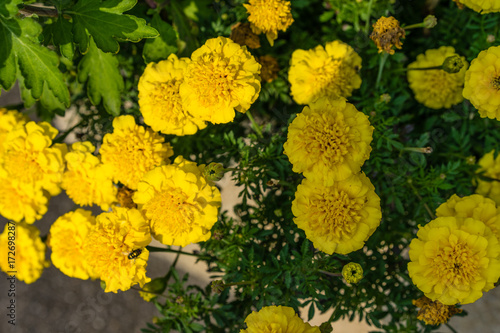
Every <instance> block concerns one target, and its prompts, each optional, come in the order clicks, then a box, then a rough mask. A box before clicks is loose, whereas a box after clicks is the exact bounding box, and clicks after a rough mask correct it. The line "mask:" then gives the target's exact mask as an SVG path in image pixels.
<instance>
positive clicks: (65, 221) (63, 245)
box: [49, 209, 95, 280]
mask: <svg viewBox="0 0 500 333" xmlns="http://www.w3.org/2000/svg"><path fill="white" fill-rule="evenodd" d="M94 225H95V218H94V217H93V216H92V212H91V211H88V210H83V209H77V210H75V211H74V212H69V213H66V214H64V215H62V216H60V217H59V218H58V219H57V220H56V221H55V222H54V223H53V224H52V226H51V227H50V234H49V235H50V236H49V241H50V245H49V246H50V248H51V249H52V254H51V256H50V259H51V260H52V263H53V264H54V266H56V267H57V268H58V269H59V270H60V271H61V272H63V273H64V274H66V275H67V276H69V277H73V278H78V279H82V280H86V279H88V278H89V277H94V278H95V276H94V275H93V274H92V272H91V271H90V269H89V266H88V265H87V263H86V262H85V260H84V254H85V252H86V249H85V248H84V247H83V243H84V240H85V238H86V237H87V235H88V233H89V231H90V230H91V229H92V228H93V227H94Z"/></svg>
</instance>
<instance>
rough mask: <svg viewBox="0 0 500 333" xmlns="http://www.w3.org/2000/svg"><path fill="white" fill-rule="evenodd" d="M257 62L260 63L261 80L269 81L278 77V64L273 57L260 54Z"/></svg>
mask: <svg viewBox="0 0 500 333" xmlns="http://www.w3.org/2000/svg"><path fill="white" fill-rule="evenodd" d="M259 63H260V64H261V65H262V69H261V71H260V72H261V73H260V76H261V78H262V80H263V81H266V82H268V83H270V82H273V81H274V80H276V79H277V78H278V72H279V71H280V66H279V65H278V60H276V58H275V57H272V56H270V55H264V56H261V57H259Z"/></svg>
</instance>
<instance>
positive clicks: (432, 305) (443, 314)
mask: <svg viewBox="0 0 500 333" xmlns="http://www.w3.org/2000/svg"><path fill="white" fill-rule="evenodd" d="M412 303H413V305H415V306H416V307H418V308H420V310H418V315H417V318H418V319H419V320H422V321H423V322H424V323H425V324H426V325H440V324H446V323H447V322H448V320H449V319H450V318H451V317H452V316H453V315H455V314H457V313H460V312H462V309H459V308H457V307H456V306H455V305H444V304H443V303H441V302H439V301H432V300H430V299H429V298H428V297H425V296H422V297H420V298H419V299H417V300H413V301H412Z"/></svg>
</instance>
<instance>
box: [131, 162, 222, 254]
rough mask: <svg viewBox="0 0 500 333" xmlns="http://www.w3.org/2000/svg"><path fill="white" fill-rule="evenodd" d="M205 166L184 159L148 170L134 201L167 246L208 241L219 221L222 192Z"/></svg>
mask: <svg viewBox="0 0 500 333" xmlns="http://www.w3.org/2000/svg"><path fill="white" fill-rule="evenodd" d="M203 169H204V167H203V166H197V165H196V163H194V162H190V161H187V160H184V158H183V157H182V156H179V157H177V158H176V159H175V161H174V163H173V164H171V165H166V166H161V167H158V168H155V169H153V170H151V171H150V172H148V173H147V174H146V175H144V177H143V178H142V180H141V181H140V182H139V187H138V189H137V192H136V193H135V194H134V196H133V199H134V202H135V203H137V204H138V205H139V208H140V209H141V210H142V212H143V213H144V215H145V216H146V218H147V219H148V220H149V221H150V225H151V232H152V234H153V236H154V237H155V238H156V239H158V240H159V241H160V242H161V243H163V244H165V245H178V246H186V245H188V244H190V243H198V242H202V241H206V240H207V239H209V238H210V229H211V228H212V226H213V225H214V224H215V222H217V217H218V208H219V207H220V204H221V197H220V192H219V190H218V189H217V187H215V186H211V185H209V184H208V183H207V180H206V179H205V177H204V176H203Z"/></svg>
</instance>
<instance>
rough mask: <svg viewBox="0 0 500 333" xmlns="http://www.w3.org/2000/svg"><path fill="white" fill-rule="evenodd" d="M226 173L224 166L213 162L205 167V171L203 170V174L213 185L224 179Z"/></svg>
mask: <svg viewBox="0 0 500 333" xmlns="http://www.w3.org/2000/svg"><path fill="white" fill-rule="evenodd" d="M225 171H226V170H225V169H224V167H223V166H222V164H220V163H215V162H212V163H210V164H209V165H207V166H206V167H205V169H204V170H203V174H204V175H205V178H206V179H207V181H208V183H209V184H211V185H213V183H214V182H218V181H219V180H221V179H222V177H224V172H225Z"/></svg>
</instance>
